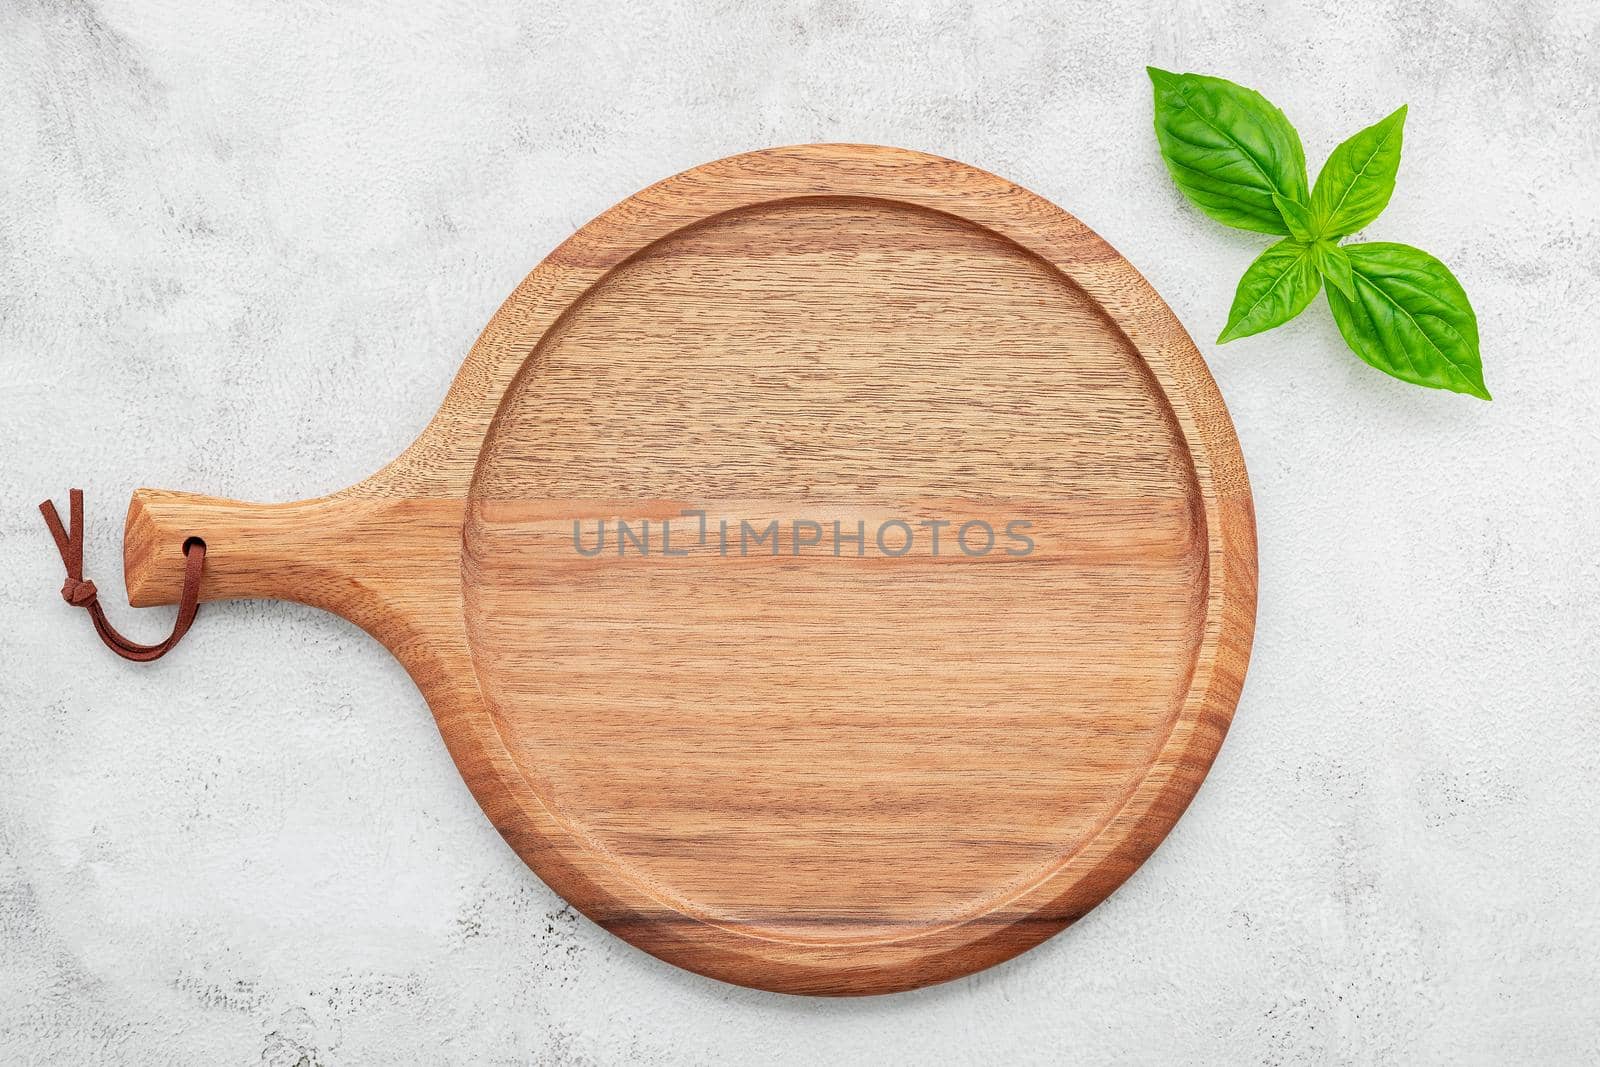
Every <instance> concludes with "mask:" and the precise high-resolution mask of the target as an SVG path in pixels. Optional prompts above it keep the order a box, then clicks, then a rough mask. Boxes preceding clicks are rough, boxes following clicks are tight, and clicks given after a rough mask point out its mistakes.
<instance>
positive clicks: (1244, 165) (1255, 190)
mask: <svg viewBox="0 0 1600 1067" xmlns="http://www.w3.org/2000/svg"><path fill="white" fill-rule="evenodd" d="M1146 69H1147V70H1148V71H1149V73H1150V82H1151V85H1152V87H1153V90H1154V93H1155V126H1156V139H1157V141H1159V142H1160V144H1161V157H1162V159H1164V160H1165V161H1166V164H1167V171H1168V172H1169V173H1170V174H1171V175H1172V180H1173V181H1174V182H1176V183H1177V185H1178V188H1179V189H1180V190H1182V192H1183V195H1184V196H1186V197H1188V198H1189V200H1190V201H1191V202H1192V203H1193V204H1194V205H1195V206H1196V207H1198V208H1199V209H1200V210H1201V211H1204V212H1205V213H1206V214H1207V215H1210V216H1211V217H1212V218H1214V219H1216V220H1217V221H1218V222H1221V223H1226V224H1227V225H1229V226H1236V227H1238V228H1239V229H1242V230H1254V231H1256V232H1258V233H1278V234H1287V233H1289V232H1290V231H1289V227H1288V225H1287V224H1286V223H1285V222H1284V220H1283V216H1282V214H1280V213H1279V210H1278V207H1277V205H1276V204H1275V203H1274V202H1273V199H1272V198H1273V194H1277V195H1278V196H1281V197H1283V198H1284V199H1287V200H1294V201H1297V202H1299V203H1302V204H1304V203H1306V202H1307V192H1306V188H1307V184H1308V183H1307V180H1306V155H1305V149H1303V148H1302V147H1301V146H1300V135H1299V134H1298V133H1296V132H1295V129H1294V127H1293V126H1291V125H1290V124H1289V120H1288V119H1287V118H1285V117H1284V115H1283V112H1281V111H1279V110H1278V109H1277V108H1275V107H1273V106H1272V105H1271V104H1269V103H1268V102H1267V100H1266V98H1265V97H1263V96H1262V95H1261V94H1260V93H1258V92H1255V91H1254V90H1252V89H1246V88H1245V87H1244V86H1242V85H1235V84H1234V83H1233V82H1231V81H1227V80H1225V79H1223V78H1208V77H1205V76H1203V75H1199V74H1173V73H1171V72H1170V71H1165V70H1158V69H1156V68H1155V67H1147V68H1146Z"/></svg>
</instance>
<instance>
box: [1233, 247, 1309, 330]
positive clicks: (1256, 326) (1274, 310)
mask: <svg viewBox="0 0 1600 1067" xmlns="http://www.w3.org/2000/svg"><path fill="white" fill-rule="evenodd" d="M1321 288H1322V278H1321V276H1320V275H1318V274H1317V268H1316V267H1315V266H1314V265H1313V263H1312V253H1311V246H1310V245H1308V244H1305V243H1304V242H1301V241H1297V240H1295V239H1294V238H1293V237H1290V238H1287V239H1285V240H1282V241H1279V242H1278V243H1277V244H1275V245H1273V246H1272V247H1270V248H1268V249H1267V250H1266V251H1265V252H1263V253H1261V255H1260V256H1258V257H1256V261H1255V262H1254V263H1252V264H1250V269H1249V270H1247V271H1245V272H1244V277H1242V278H1240V279H1239V289H1238V291H1237V292H1236V293H1234V296H1233V310H1231V311H1229V312H1228V325H1227V326H1226V327H1224V328H1223V331H1222V335H1221V336H1220V337H1218V338H1217V343H1218V344H1225V343H1226V342H1228V341H1232V340H1233V339H1234V338H1236V337H1248V336H1250V335H1251V334H1253V333H1260V332H1261V331H1262V330H1270V329H1272V328H1273V327H1274V326H1281V325H1282V324H1284V323H1286V322H1288V321H1289V320H1290V319H1292V318H1294V317H1295V316H1296V315H1298V314H1300V312H1302V311H1304V310H1305V307H1306V305H1307V304H1309V303H1311V298H1312V297H1314V296H1316V295H1317V290H1318V289H1321Z"/></svg>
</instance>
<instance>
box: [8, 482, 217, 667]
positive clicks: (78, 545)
mask: <svg viewBox="0 0 1600 1067" xmlns="http://www.w3.org/2000/svg"><path fill="white" fill-rule="evenodd" d="M39 511H40V513H42V514H43V515H44V521H45V525H46V526H48V527H50V536H52V537H54V538H55V539H56V548H57V549H59V550H60V552H61V562H62V563H64V564H66V567H67V581H66V584H64V585H63V586H62V587H61V599H63V600H65V601H66V602H67V603H68V604H71V605H73V606H74V607H80V608H88V609H89V617H90V618H91V619H93V620H94V629H95V632H96V633H98V634H99V635H100V640H102V641H104V642H105V644H106V647H107V648H109V649H110V650H111V651H113V652H115V653H116V654H117V655H119V656H121V657H122V658H123V659H131V660H133V661H134V662H136V663H148V662H149V661H150V660H153V659H160V658H161V657H162V656H165V655H166V654H167V653H168V652H171V651H172V649H173V646H174V645H176V644H177V643H178V640H179V638H181V637H183V635H184V634H186V633H188V632H189V627H190V625H191V624H193V622H194V617H195V615H196V614H197V613H198V612H199V610H200V574H201V572H202V571H203V570H204V569H205V565H206V543H205V542H204V541H202V540H200V539H199V538H198V537H191V538H189V540H187V541H185V542H184V543H183V555H184V559H185V565H184V570H183V597H182V599H181V600H180V601H179V602H178V621H177V622H176V623H174V624H173V627H172V633H171V635H170V636H168V638H167V639H166V640H165V641H162V642H161V643H160V644H155V645H141V644H139V643H138V642H137V641H130V640H128V639H127V638H126V637H123V636H122V635H121V634H119V633H117V631H116V630H115V629H114V628H113V627H112V625H111V623H110V622H109V621H107V619H106V613H105V609H104V608H102V607H101V606H100V599H99V593H98V592H97V591H96V590H95V587H94V583H93V582H91V581H89V580H88V579H86V578H84V576H83V490H82V489H74V490H72V493H71V507H70V509H69V512H70V514H69V516H68V519H69V521H70V523H71V526H72V529H71V532H70V533H69V532H68V531H67V530H66V529H65V528H63V527H62V525H61V516H60V515H59V514H57V512H56V505H55V502H54V501H52V500H46V501H45V502H44V503H42V504H40V505H39Z"/></svg>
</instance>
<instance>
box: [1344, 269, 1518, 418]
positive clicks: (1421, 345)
mask: <svg viewBox="0 0 1600 1067" xmlns="http://www.w3.org/2000/svg"><path fill="white" fill-rule="evenodd" d="M1344 251H1345V253H1346V254H1347V255H1348V256H1349V257H1350V266H1351V273H1352V275H1353V277H1354V280H1355V297H1354V298H1353V299H1347V298H1346V297H1344V296H1342V295H1341V294H1340V293H1339V292H1338V290H1337V289H1333V288H1330V289H1329V290H1328V306H1329V308H1331V309H1332V311H1333V319H1334V321H1335V322H1337V323H1338V324H1339V332H1340V333H1341V334H1343V335H1344V339H1345V342H1346V343H1347V344H1349V346H1350V347H1351V349H1352V350H1354V352H1355V354H1356V355H1358V356H1360V357H1361V358H1362V359H1364V360H1366V361H1367V362H1368V363H1370V364H1372V365H1373V366H1374V367H1377V368H1378V369H1379V370H1381V371H1384V372H1385V373H1387V374H1392V375H1394V376H1395V377H1396V378H1399V379H1400V380H1401V381H1406V382H1413V383H1415V384H1417V385H1425V386H1428V387H1430V388H1433V389H1449V390H1451V391H1453V392H1457V393H1470V394H1471V395H1473V396H1477V397H1482V398H1483V399H1484V400H1488V399H1490V397H1489V390H1488V389H1487V388H1485V387H1484V384H1483V362H1482V360H1481V358H1480V357H1479V355H1478V317H1477V316H1476V315H1475V314H1473V311H1472V304H1471V302H1470V301H1469V300H1468V299H1467V294H1466V292H1465V291H1464V290H1463V289H1462V288H1461V283H1460V282H1458V281H1456V277H1455V275H1453V274H1451V273H1450V268H1448V267H1446V266H1445V265H1444V264H1443V263H1440V262H1439V261H1438V260H1437V259H1434V258H1433V257H1432V256H1430V255H1428V253H1426V252H1424V251H1422V250H1421V249H1420V248H1412V247H1411V246H1410V245H1401V244H1387V243H1373V244H1358V245H1346V246H1345V249H1344Z"/></svg>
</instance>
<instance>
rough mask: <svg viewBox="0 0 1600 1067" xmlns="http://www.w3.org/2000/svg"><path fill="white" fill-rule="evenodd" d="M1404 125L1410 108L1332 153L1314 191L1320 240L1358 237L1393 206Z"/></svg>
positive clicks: (1381, 122) (1314, 215)
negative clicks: (1354, 234) (1364, 228)
mask: <svg viewBox="0 0 1600 1067" xmlns="http://www.w3.org/2000/svg"><path fill="white" fill-rule="evenodd" d="M1405 124H1406V109H1405V106H1404V105H1401V107H1400V108H1399V110H1397V111H1395V112H1394V114H1392V115H1390V116H1389V117H1388V118H1385V119H1383V120H1382V121H1380V122H1375V123H1373V124H1372V125H1371V126H1368V127H1367V128H1366V129H1364V130H1362V131H1361V132H1360V133H1358V134H1356V135H1355V136H1354V137H1352V138H1350V139H1349V140H1348V141H1346V142H1344V143H1343V144H1341V145H1340V146H1339V147H1338V148H1335V149H1334V150H1333V154H1332V155H1330V156H1329V157H1328V161H1327V162H1326V163H1324V164H1323V165H1322V172H1321V173H1320V174H1318V175H1317V187H1316V188H1315V189H1313V190H1312V191H1311V214H1312V216H1313V217H1314V218H1315V219H1316V227H1317V236H1319V237H1344V236H1346V235H1348V234H1352V233H1355V232H1356V231H1357V230H1359V229H1361V227H1363V226H1365V225H1367V223H1369V222H1371V221H1372V220H1373V219H1375V218H1377V217H1378V216H1379V215H1380V214H1382V212H1383V209H1384V208H1386V207H1388V206H1389V197H1390V196H1392V195H1394V176H1395V173H1396V172H1397V171H1398V170H1399V169H1400V142H1401V139H1402V134H1403V130H1404V127H1405Z"/></svg>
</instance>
